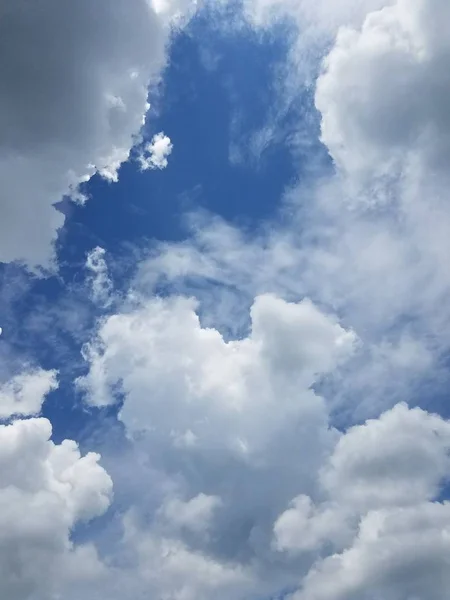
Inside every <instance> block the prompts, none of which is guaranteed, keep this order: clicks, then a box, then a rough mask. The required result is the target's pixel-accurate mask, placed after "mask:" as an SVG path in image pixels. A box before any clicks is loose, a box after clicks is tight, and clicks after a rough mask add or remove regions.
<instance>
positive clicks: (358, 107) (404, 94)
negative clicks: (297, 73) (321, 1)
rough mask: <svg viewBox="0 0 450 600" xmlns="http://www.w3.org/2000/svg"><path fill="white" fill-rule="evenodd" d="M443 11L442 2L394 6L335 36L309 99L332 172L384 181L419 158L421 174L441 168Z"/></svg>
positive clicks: (446, 143) (401, 1) (449, 139)
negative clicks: (333, 166) (379, 176)
mask: <svg viewBox="0 0 450 600" xmlns="http://www.w3.org/2000/svg"><path fill="white" fill-rule="evenodd" d="M449 11H450V9H449V6H448V4H447V3H446V2H445V1H442V0H431V1H428V0H413V1H412V2H407V1H405V0H397V2H395V4H394V5H393V6H389V7H387V8H384V9H383V10H380V11H377V12H373V13H371V14H369V15H368V16H367V18H366V20H365V22H364V24H363V26H362V28H361V29H352V28H345V29H342V30H341V31H340V32H339V35H338V38H337V41H336V44H335V46H334V48H333V49H332V51H331V53H330V54H329V56H328V57H327V59H326V61H325V65H324V69H325V70H324V73H323V75H322V76H321V77H320V78H319V81H318V83H317V93H316V104H317V107H318V109H319V110H320V112H321V113H322V139H323V141H324V142H325V144H326V145H327V146H328V148H329V149H330V152H331V154H332V156H333V158H334V159H335V161H336V163H337V164H338V166H339V167H343V168H344V169H346V170H347V171H352V172H362V173H363V174H364V175H366V176H367V175H368V174H370V175H373V173H374V171H375V172H376V171H378V173H380V172H381V173H386V172H387V173H389V172H390V171H391V170H392V169H393V168H394V167H398V164H399V163H404V161H405V160H408V158H411V156H414V155H416V154H418V155H419V159H420V160H421V161H424V162H425V163H426V166H427V167H430V168H431V169H436V168H437V169H439V168H440V167H443V168H445V166H446V164H447V162H448V157H449V153H450V126H449V124H450V120H449V115H448V109H447V106H446V102H445V100H444V99H445V98H446V96H447V95H448V91H449V89H450V79H449V77H448V75H447V70H446V68H445V64H446V62H447V60H448V57H449V56H450V43H449V41H448V37H447V35H446V32H445V27H444V26H443V23H445V22H447V21H448V18H449V17H450V12H449Z"/></svg>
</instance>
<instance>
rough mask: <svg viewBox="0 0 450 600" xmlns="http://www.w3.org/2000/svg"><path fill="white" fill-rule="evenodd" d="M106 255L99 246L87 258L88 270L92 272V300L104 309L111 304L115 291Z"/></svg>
mask: <svg viewBox="0 0 450 600" xmlns="http://www.w3.org/2000/svg"><path fill="white" fill-rule="evenodd" d="M105 254H106V253H105V250H104V249H103V248H100V247H98V246H97V247H96V248H94V249H93V250H91V252H89V253H88V255H87V258H86V269H87V270H88V271H89V272H90V276H89V278H88V284H90V286H91V289H92V299H93V301H94V302H95V303H96V304H98V305H100V306H103V307H106V306H108V305H109V304H110V303H111V294H112V291H113V284H112V281H111V279H110V277H109V273H108V265H107V264H106V261H105Z"/></svg>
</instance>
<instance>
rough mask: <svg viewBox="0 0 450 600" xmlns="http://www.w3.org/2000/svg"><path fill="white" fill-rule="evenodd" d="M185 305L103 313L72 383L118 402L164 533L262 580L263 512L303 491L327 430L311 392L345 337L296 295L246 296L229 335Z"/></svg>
mask: <svg viewBox="0 0 450 600" xmlns="http://www.w3.org/2000/svg"><path fill="white" fill-rule="evenodd" d="M195 311H196V303H195V301H194V300H192V299H187V298H182V297H173V298H167V299H149V300H147V301H143V302H142V304H139V305H138V306H136V307H134V308H132V309H130V310H129V311H125V312H123V313H119V314H116V315H113V316H111V317H109V318H108V319H107V320H106V321H104V322H103V323H102V324H101V325H100V328H99V332H98V337H97V338H96V339H94V340H93V341H92V343H91V344H90V345H88V346H87V347H86V348H85V351H84V353H85V357H86V358H87V360H88V361H89V367H90V370H89V373H88V375H87V376H86V377H85V378H83V379H82V380H80V381H79V385H80V386H81V388H82V389H84V390H85V392H86V393H87V400H88V401H89V402H90V403H91V404H94V405H104V404H108V403H111V402H115V401H117V400H119V399H123V406H122V408H121V412H120V418H121V420H122V422H123V423H124V425H125V426H126V428H127V432H128V434H129V436H130V437H131V438H132V439H133V440H134V443H135V445H136V446H137V448H140V452H144V453H145V454H146V455H148V456H151V457H152V459H151V464H152V468H153V469H154V470H155V471H156V472H159V473H160V475H159V476H158V479H159V480H161V478H162V480H163V481H165V482H166V483H165V484H164V486H163V489H168V491H169V495H168V496H167V497H166V498H164V499H163V500H162V502H161V507H160V508H159V509H158V515H159V521H158V522H159V525H158V527H161V526H162V525H161V519H162V523H163V524H164V523H165V525H164V527H163V529H162V531H163V532H165V533H164V535H165V536H167V535H168V533H171V534H172V536H173V533H174V531H178V538H177V537H175V538H174V539H180V540H183V544H191V548H192V550H191V551H195V552H199V551H200V552H201V554H202V555H205V553H206V556H208V557H209V558H208V562H209V561H212V562H213V564H216V563H217V564H219V565H222V566H221V567H220V569H223V568H224V565H226V564H228V563H229V562H231V564H238V565H239V564H240V560H244V561H245V560H250V559H251V557H255V558H254V560H255V566H254V568H253V567H252V569H250V570H249V572H248V573H247V576H248V577H250V579H251V581H252V582H253V583H252V585H256V584H255V581H256V580H257V576H256V574H255V573H256V572H259V573H260V577H263V579H264V581H265V585H268V586H273V585H274V583H273V582H271V581H268V580H267V578H266V577H265V575H264V576H263V575H262V573H263V570H264V569H263V566H262V565H264V564H266V561H268V560H269V556H270V552H271V551H270V546H271V541H270V540H271V530H272V526H273V519H274V518H275V517H276V516H277V514H279V512H281V510H282V509H283V508H284V507H285V506H286V505H287V504H288V503H289V501H290V500H291V499H292V498H293V497H294V496H296V495H297V494H298V493H300V492H304V493H308V494H309V493H313V491H314V490H315V487H316V483H315V482H316V475H317V470H318V468H319V467H320V465H321V463H322V457H323V455H326V454H327V453H329V452H330V451H331V449H332V447H333V446H334V443H335V440H336V436H337V433H336V432H335V431H334V430H333V429H332V428H329V423H328V415H327V410H326V407H325V403H324V401H323V399H322V398H321V397H320V396H318V395H316V394H315V393H314V391H313V390H312V389H311V388H312V386H313V385H314V383H315V382H317V381H318V380H319V379H320V378H321V377H322V376H324V375H326V374H327V373H329V372H331V371H333V370H334V369H336V368H338V367H339V365H341V364H342V363H343V362H344V361H345V360H346V359H347V358H348V357H349V356H351V354H352V352H353V350H354V346H355V342H356V340H355V335H354V334H353V332H351V331H346V330H345V329H343V328H342V327H341V326H340V325H339V323H338V322H337V321H336V320H335V319H334V318H333V317H332V316H328V315H326V314H324V313H322V312H321V311H320V310H319V309H318V308H317V307H316V306H314V305H313V304H312V303H311V302H310V301H308V300H304V301H302V302H300V303H288V302H285V301H283V300H281V299H279V298H277V297H275V296H272V295H265V296H261V297H258V298H256V299H255V302H254V304H253V307H252V309H251V321H252V325H251V331H250V333H249V334H248V336H247V337H245V338H243V339H239V340H230V341H226V340H225V339H224V338H223V336H222V335H221V334H220V333H219V331H217V330H215V329H212V328H205V327H202V325H201V323H200V320H199V317H198V315H197V314H196V312H195ZM287 455H290V456H292V460H287ZM273 481H276V482H277V485H276V486H273V485H272V484H271V483H270V482H273ZM169 482H171V483H170V485H169ZM148 485H150V486H151V479H150V481H149V482H148ZM180 490H181V493H182V496H183V497H185V498H190V499H189V500H187V501H185V500H184V501H181V500H180V499H179V498H180ZM146 503H147V502H146ZM152 532H153V533H152ZM157 532H158V528H157V529H156V533H157ZM205 532H206V533H207V535H206V536H205V535H204V534H205ZM149 535H155V531H154V530H152V529H151V530H150V533H149ZM159 535H161V534H159ZM224 561H225V562H224ZM215 568H216V567H215ZM217 568H218V567H217ZM242 568H243V565H242V564H241V567H240V569H242ZM254 570H256V572H255V573H254V572H253V571H254ZM219 572H221V571H219ZM197 576H198V573H196V574H193V575H192V577H197ZM186 577H187V575H186ZM186 585H188V583H187V584H186ZM221 585H222V584H221V583H220V581H219V582H218V583H217V593H219V594H221V593H222V591H221ZM243 589H244V588H243ZM242 593H243V592H242ZM175 597H177V598H178V597H179V598H182V597H183V596H182V595H181V594H180V595H179V596H175ZM189 597H190V596H189Z"/></svg>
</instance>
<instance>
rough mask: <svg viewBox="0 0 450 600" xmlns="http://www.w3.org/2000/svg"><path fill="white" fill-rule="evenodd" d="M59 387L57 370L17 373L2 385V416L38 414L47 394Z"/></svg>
mask: <svg viewBox="0 0 450 600" xmlns="http://www.w3.org/2000/svg"><path fill="white" fill-rule="evenodd" d="M57 388H58V381H57V373H56V371H44V370H43V369H37V370H35V371H29V372H23V373H20V374H19V375H16V376H15V377H13V378H12V379H10V380H9V381H7V382H5V383H3V384H2V385H0V418H2V419H7V418H9V417H12V416H33V415H38V414H39V413H40V412H41V408H42V404H43V402H44V400H45V396H46V395H47V394H48V393H49V392H51V391H53V390H55V389H57Z"/></svg>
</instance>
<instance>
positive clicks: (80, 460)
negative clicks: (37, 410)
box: [0, 419, 112, 600]
mask: <svg viewBox="0 0 450 600" xmlns="http://www.w3.org/2000/svg"><path fill="white" fill-rule="evenodd" d="M50 436H51V425H50V423H49V422H48V421H47V420H46V419H30V420H27V421H16V422H15V423H13V424H12V425H8V426H0V481H1V484H0V507H1V510H0V530H1V533H0V574H1V577H0V592H1V595H2V597H4V598H11V600H24V599H26V598H31V597H32V598H49V597H54V596H53V594H55V593H56V592H57V591H58V589H59V586H60V584H61V583H62V582H64V584H66V583H67V581H68V580H69V579H71V577H72V575H75V578H76V579H77V580H78V581H83V579H87V580H89V579H90V578H91V577H95V576H97V575H98V573H99V572H101V569H102V567H101V565H100V562H99V560H98V558H97V555H96V552H95V550H94V548H93V547H90V546H79V547H75V546H74V545H73V543H72V542H71V540H70V536H71V532H72V530H73V528H74V527H75V525H76V524H77V522H79V521H87V520H90V519H92V518H93V517H97V516H99V515H101V514H102V513H104V512H105V510H106V509H107V507H108V505H109V502H110V496H111V488H112V483H111V479H110V478H109V476H108V475H107V474H106V472H105V471H104V470H103V469H102V468H101V467H100V466H99V465H98V458H99V457H98V456H97V455H95V454H87V455H86V456H83V457H82V456H81V455H80V452H79V450H78V447H77V444H76V443H75V442H72V441H68V440H66V441H64V442H63V443H62V444H60V445H55V444H54V443H53V442H51V441H50Z"/></svg>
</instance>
